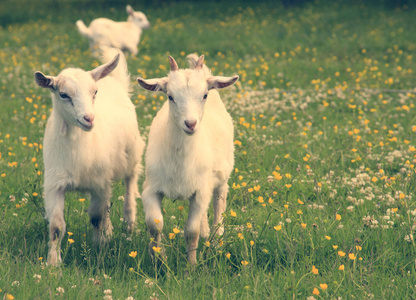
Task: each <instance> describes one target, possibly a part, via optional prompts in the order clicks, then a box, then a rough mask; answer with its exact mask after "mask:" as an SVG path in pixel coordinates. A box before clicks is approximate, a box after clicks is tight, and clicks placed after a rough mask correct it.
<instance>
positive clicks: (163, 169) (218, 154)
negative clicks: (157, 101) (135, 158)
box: [138, 55, 238, 264]
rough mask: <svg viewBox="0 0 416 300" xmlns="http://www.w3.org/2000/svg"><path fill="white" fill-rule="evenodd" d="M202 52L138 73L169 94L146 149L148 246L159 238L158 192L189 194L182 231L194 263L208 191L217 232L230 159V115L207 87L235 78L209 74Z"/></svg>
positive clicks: (143, 83) (145, 84)
mask: <svg viewBox="0 0 416 300" xmlns="http://www.w3.org/2000/svg"><path fill="white" fill-rule="evenodd" d="M203 58H204V57H203V56H201V57H200V58H199V59H198V57H197V56H196V55H190V56H188V60H189V61H190V65H191V68H190V69H177V65H176V62H175V61H174V59H173V58H171V57H170V58H169V59H170V63H171V72H170V73H169V75H168V77H164V78H160V79H149V80H144V79H142V78H138V82H139V84H140V85H141V86H142V87H143V88H146V89H148V90H153V91H157V90H161V91H163V92H164V93H166V94H167V95H168V96H169V98H170V100H168V101H167V102H166V103H165V104H164V105H163V107H162V108H161V109H160V111H159V112H158V114H157V115H156V117H155V118H154V120H153V123H152V125H151V127H150V133H149V139H148V146H147V151H146V181H145V183H144V185H143V193H142V201H143V208H144V212H145V215H146V224H147V227H148V228H149V231H150V234H151V235H152V237H153V238H154V242H151V243H150V246H149V247H150V251H151V254H152V255H153V254H154V253H153V246H156V245H158V243H159V242H160V241H161V235H160V234H161V231H162V228H163V216H162V212H161V202H162V199H163V197H164V196H166V197H169V198H172V199H189V201H190V204H189V205H190V206H189V216H188V221H187V225H186V230H185V237H186V241H187V251H188V261H189V262H190V263H191V264H195V263H196V248H197V246H198V240H199V235H202V236H203V237H207V236H208V235H209V226H208V221H207V211H208V206H209V203H210V202H211V198H212V196H213V197H214V221H213V229H214V230H218V231H217V233H219V234H222V231H223V229H222V228H217V225H218V224H220V223H221V221H222V213H223V212H224V211H225V207H226V198H227V193H228V184H227V181H228V178H229V176H230V173H231V172H232V169H233V165H234V140H233V134H234V129H233V123H232V119H231V116H230V115H229V114H228V112H227V111H226V109H225V106H224V104H223V102H222V101H221V98H220V96H219V94H218V92H217V91H216V90H211V91H209V90H210V89H212V88H222V87H226V86H229V85H231V84H234V83H235V82H236V81H237V80H238V76H233V77H219V76H212V75H211V73H210V71H209V70H208V68H207V67H206V66H205V65H204V64H203ZM207 94H208V96H207V98H206V99H204V95H207ZM171 98H172V99H173V100H172V99H171ZM187 123H188V125H187ZM155 219H156V220H159V221H160V222H159V223H157V222H155Z"/></svg>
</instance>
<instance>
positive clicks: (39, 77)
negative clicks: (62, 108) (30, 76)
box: [35, 71, 54, 89]
mask: <svg viewBox="0 0 416 300" xmlns="http://www.w3.org/2000/svg"><path fill="white" fill-rule="evenodd" d="M35 82H36V84H37V85H38V86H40V87H43V88H49V89H54V86H53V84H54V77H52V76H46V75H44V74H43V73H42V72H39V71H37V72H36V73H35Z"/></svg>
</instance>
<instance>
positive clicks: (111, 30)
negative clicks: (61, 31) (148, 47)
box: [76, 5, 150, 55]
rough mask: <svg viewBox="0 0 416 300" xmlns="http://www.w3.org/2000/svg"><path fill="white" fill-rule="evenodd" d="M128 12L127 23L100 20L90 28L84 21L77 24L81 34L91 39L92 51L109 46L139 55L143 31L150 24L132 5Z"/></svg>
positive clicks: (127, 9)
mask: <svg viewBox="0 0 416 300" xmlns="http://www.w3.org/2000/svg"><path fill="white" fill-rule="evenodd" d="M126 11H127V14H128V15H129V16H128V18H127V22H115V21H112V20H110V19H107V18H98V19H95V20H93V21H92V22H91V24H90V26H89V27H87V26H86V25H85V24H84V22H83V21H82V20H78V21H77V22H76V25H77V27H78V30H79V32H80V33H81V34H82V35H84V36H86V37H87V38H88V39H89V41H90V48H91V50H92V51H95V50H96V49H97V48H98V47H100V46H107V47H114V48H117V49H120V50H123V51H130V52H131V53H133V55H137V53H138V50H137V45H138V44H139V41H140V36H141V34H142V30H143V29H144V28H148V27H149V26H150V23H149V21H148V20H147V18H146V15H145V14H144V13H142V12H140V11H134V10H133V8H131V6H130V5H127V7H126Z"/></svg>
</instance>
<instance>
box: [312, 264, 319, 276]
mask: <svg viewBox="0 0 416 300" xmlns="http://www.w3.org/2000/svg"><path fill="white" fill-rule="evenodd" d="M312 273H313V274H315V275H318V273H319V271H318V269H317V268H315V266H312Z"/></svg>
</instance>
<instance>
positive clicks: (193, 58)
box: [186, 53, 211, 75]
mask: <svg viewBox="0 0 416 300" xmlns="http://www.w3.org/2000/svg"><path fill="white" fill-rule="evenodd" d="M198 59H199V56H198V55H197V54H196V53H191V54H189V55H188V56H187V57H186V60H187V61H188V63H189V67H190V68H191V69H195V68H196V66H197V63H198ZM202 69H203V70H204V72H205V73H206V74H207V75H210V74H211V72H210V70H209V69H208V67H207V66H206V65H205V63H203V64H202Z"/></svg>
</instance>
